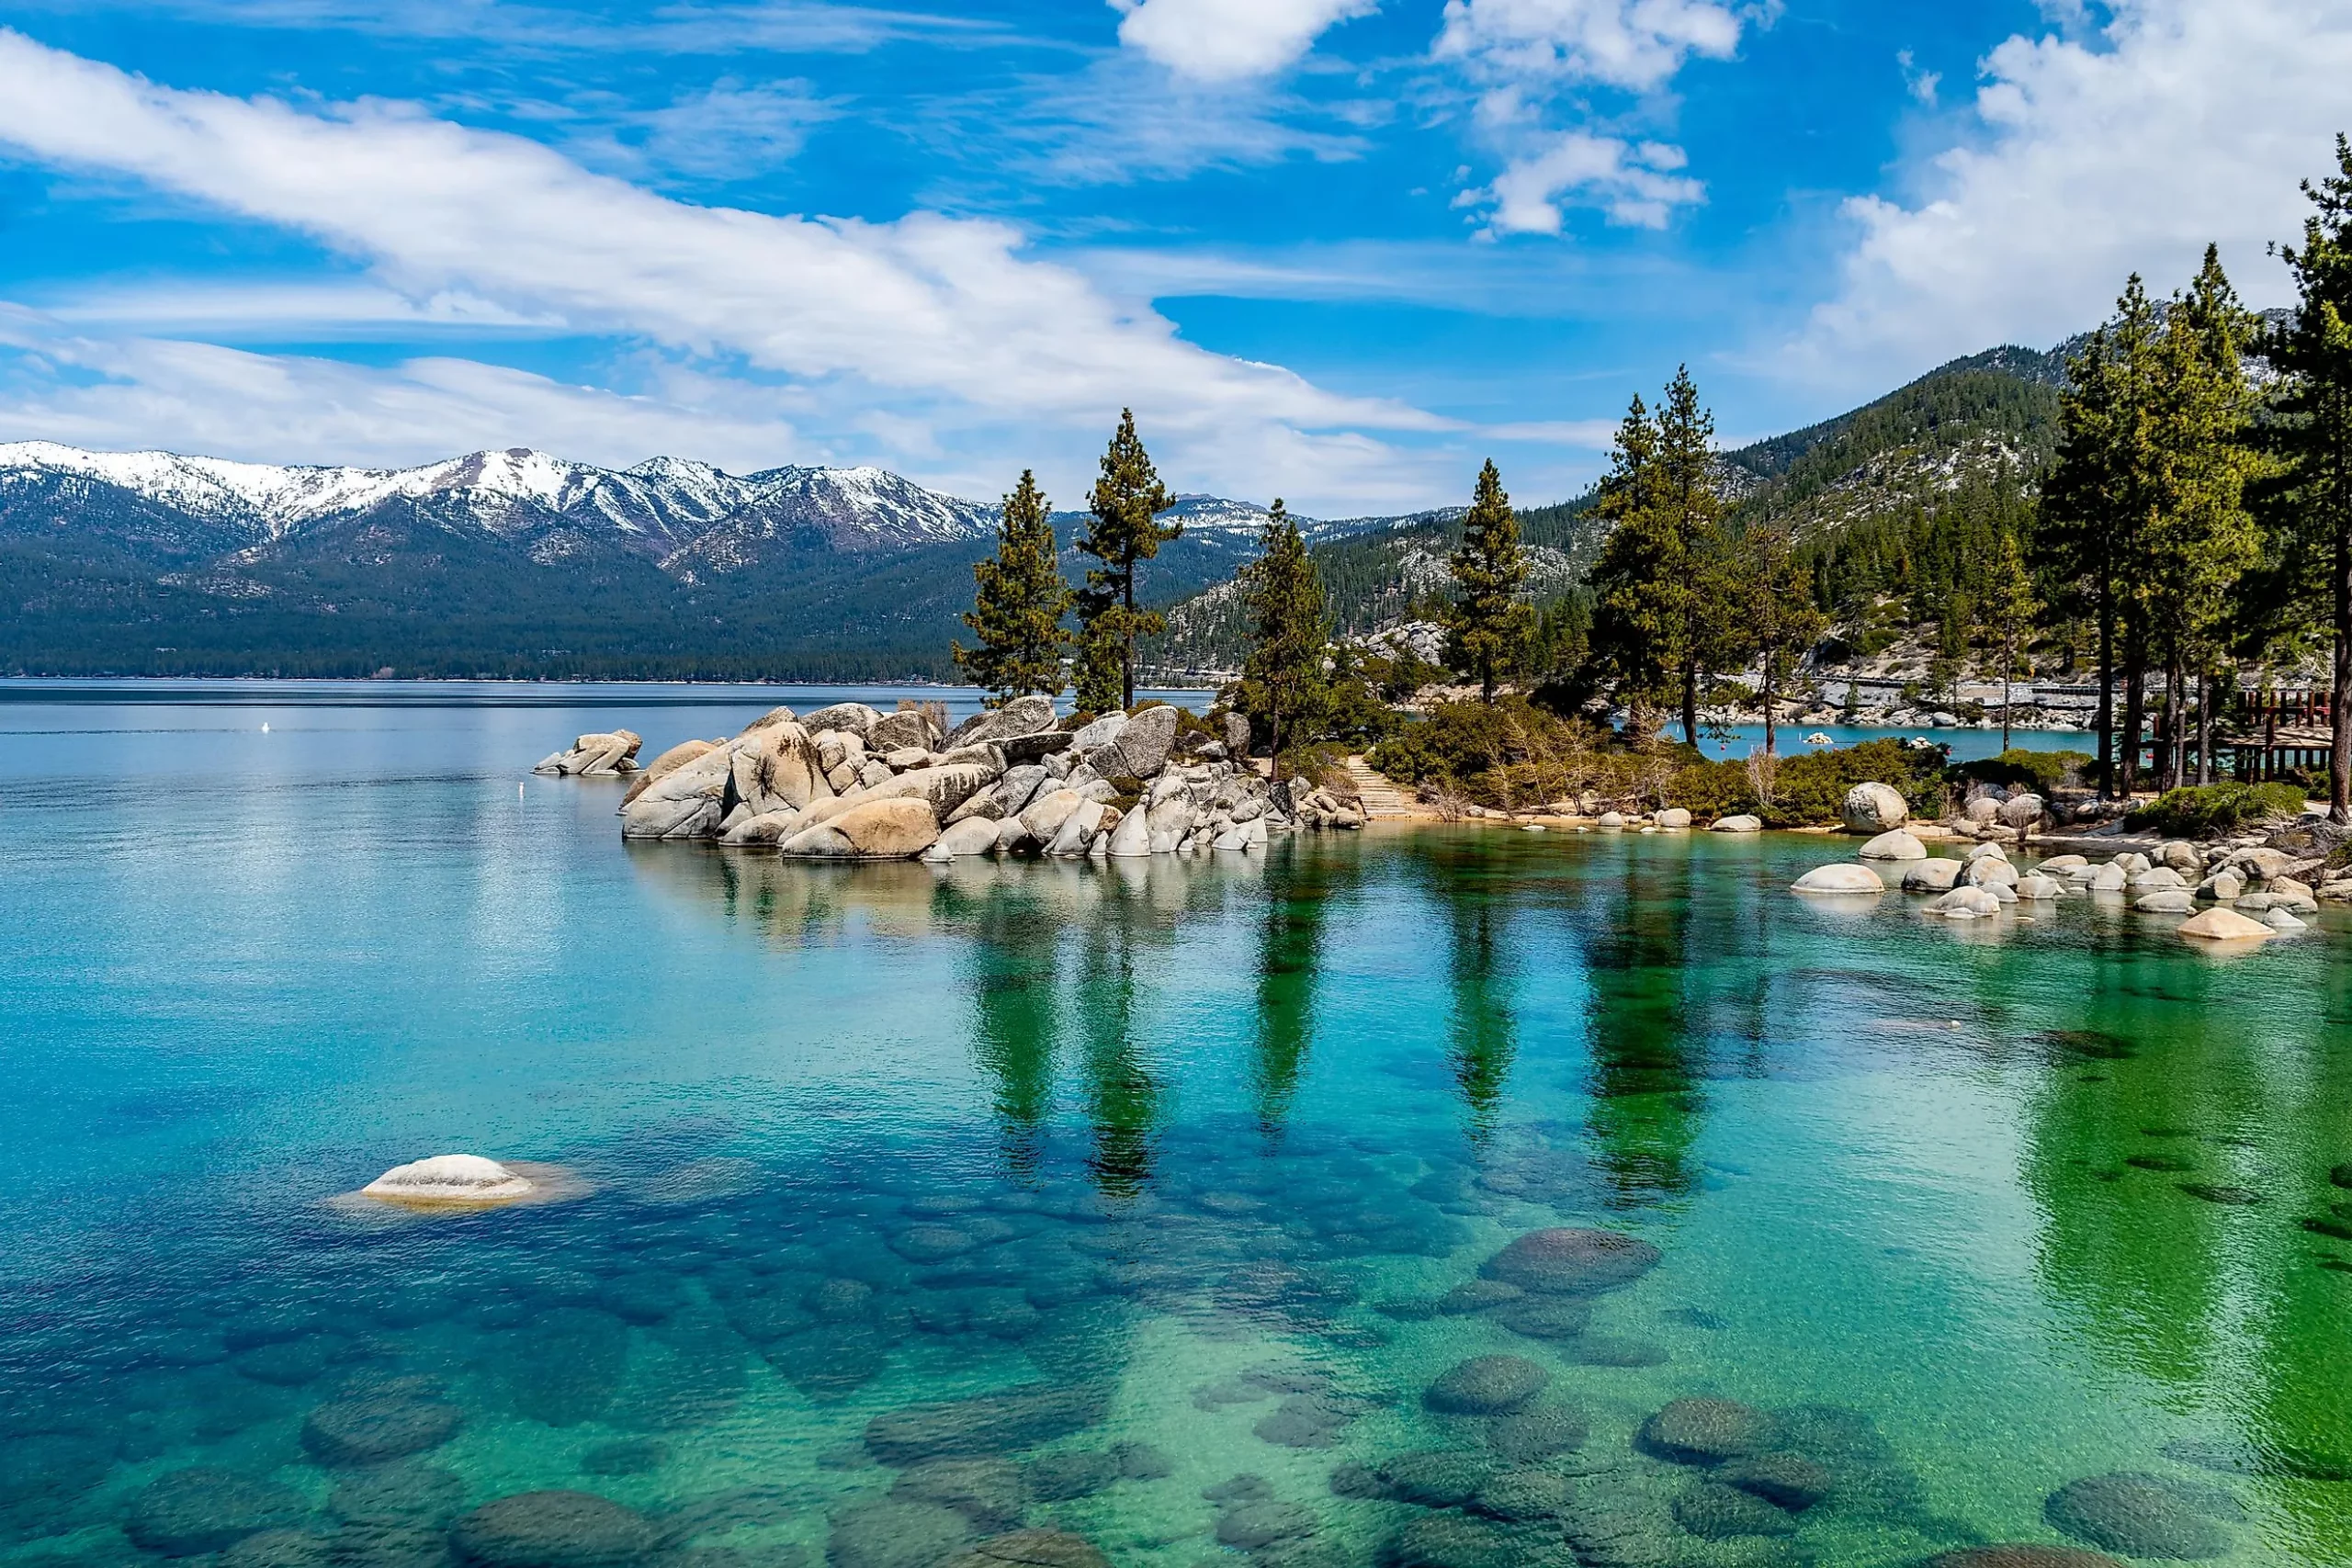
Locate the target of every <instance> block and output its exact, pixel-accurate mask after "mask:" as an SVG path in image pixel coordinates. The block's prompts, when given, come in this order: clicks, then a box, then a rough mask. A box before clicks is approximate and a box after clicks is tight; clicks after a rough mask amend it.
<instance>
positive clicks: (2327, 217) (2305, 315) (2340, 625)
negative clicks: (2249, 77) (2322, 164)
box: [2263, 136, 2352, 822]
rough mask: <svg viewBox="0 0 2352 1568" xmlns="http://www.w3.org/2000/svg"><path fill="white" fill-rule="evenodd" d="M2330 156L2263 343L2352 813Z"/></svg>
mask: <svg viewBox="0 0 2352 1568" xmlns="http://www.w3.org/2000/svg"><path fill="white" fill-rule="evenodd" d="M2335 164H2336V173H2335V174H2334V175H2328V176H2327V177H2326V178H2324V179H2322V180H2320V181H2319V182H2318V183H2316V184H2314V183H2312V181H2309V180H2306V181H2304V182H2303V194H2304V195H2306V196H2308V197H2311V200H2312V207H2314V208H2315V209H2317V210H2316V211H2314V212H2313V213H2312V215H2311V216H2310V217H2309V218H2307V219H2305V220H2304V221H2303V243H2301V245H2281V246H2280V247H2279V248H2278V254H2280V256H2281V257H2283V258H2284V259H2285V261H2286V263H2287V267H2288V270H2289V271H2290V272H2291V273H2292V274H2293V275H2294V278H2295V287H2296V293H2297V299H2296V303H2295V311H2294V315H2293V316H2292V318H2291V319H2290V321H2288V322H2287V323H2286V324H2285V325H2284V326H2282V327H2281V328H2279V329H2278V331H2276V332H2274V333H2269V334H2267V337H2266V339H2265V341H2264V345H2263V346H2264V351H2265V353H2266V354H2267V355H2268V357H2269V360H2270V364H2271V366H2272V367H2273V368H2274V369H2276V370H2278V372H2279V374H2280V375H2281V376H2282V378H2284V379H2283V383H2282V386H2281V389H2280V392H2279V395H2278V397H2277V399H2276V400H2275V401H2274V410H2275V417H2274V419H2273V420H2272V422H2271V427H2272V429H2273V430H2274V431H2275V436H2274V442H2275V446H2274V450H2275V451H2276V452H2277V454H2278V457H2280V458H2281V459H2282V468H2283V472H2282V473H2281V474H2280V476H2279V479H2278V486H2277V504H2278V513H2279V514H2280V521H2281V524H2282V528H2283V531H2284V532H2286V533H2287V534H2288V535H2289V536H2290V537H2292V539H2293V540H2294V541H2295V543H2296V544H2297V545H2300V546H2301V549H2302V551H2303V552H2305V553H2306V554H2308V555H2310V556H2312V557H2315V558H2317V559H2318V560H2319V561H2320V562H2322V563H2324V570H2325V572H2326V581H2325V584H2324V587H2323V588H2322V589H2321V592H2320V594H2319V598H2320V601H2321V604H2322V607H2323V614H2324V616H2325V622H2326V625H2327V627H2328V630H2329V631H2330V632H2331V633H2332V634H2333V639H2334V642H2335V669H2334V671H2333V675H2334V688H2335V691H2334V699H2333V701H2332V702H2331V703H2330V705H2329V712H2330V714H2331V715H2332V716H2333V717H2334V720H2335V733H2334V735H2333V737H2332V738H2331V739H2332V745H2331V748H2330V753H2329V758H2328V785H2327V799H2328V816H2329V818H2330V819H2331V820H2333V821H2335V822H2352V716H2347V715H2346V712H2345V705H2346V703H2348V702H2352V142H2347V141H2346V139H2345V138H2344V137H2342V136H2338V137H2337V138H2336V139H2335Z"/></svg>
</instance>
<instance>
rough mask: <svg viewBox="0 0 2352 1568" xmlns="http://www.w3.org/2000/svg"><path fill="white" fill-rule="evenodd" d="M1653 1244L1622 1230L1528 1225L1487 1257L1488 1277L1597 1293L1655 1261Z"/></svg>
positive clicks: (1562, 1291) (1555, 1290)
mask: <svg viewBox="0 0 2352 1568" xmlns="http://www.w3.org/2000/svg"><path fill="white" fill-rule="evenodd" d="M1659 1256H1660V1255H1659V1253H1658V1249H1657V1247H1653V1246H1651V1245H1650V1244H1649V1243H1648V1242H1646V1241H1644V1240H1643V1239H1642V1238H1641V1237H1639V1236H1634V1235H1625V1234H1624V1233H1623V1232H1622V1231H1606V1230H1584V1229H1577V1228H1572V1227H1567V1226H1560V1227H1556V1228H1554V1229H1550V1230H1540V1231H1530V1232H1529V1233H1528V1234H1527V1235H1522V1236H1521V1237H1519V1238H1518V1239H1517V1240H1515V1241H1513V1242H1511V1243H1510V1246H1508V1247H1504V1248H1503V1249H1502V1250H1501V1251H1500V1252H1498V1253H1496V1254H1495V1255H1494V1256H1493V1257H1492V1258H1488V1259H1487V1262H1486V1266H1485V1267H1484V1268H1483V1269H1481V1270H1480V1272H1482V1273H1483V1274H1485V1275H1486V1277H1487V1279H1489V1280H1501V1281H1502V1282H1503V1283H1505V1284H1510V1285H1517V1286H1519V1287H1520V1288H1521V1289H1522V1290H1528V1291H1540V1292H1547V1293H1549V1294H1553V1295H1598V1294H1600V1292H1604V1291H1613V1290H1616V1289H1618V1288H1619V1287H1621V1286H1623V1285H1629V1284H1631V1283H1633V1282H1634V1280H1638V1279H1640V1278H1641V1277H1642V1276H1643V1275H1644V1274H1646V1273H1648V1272H1649V1271H1650V1269H1654V1268H1656V1267H1657V1260H1658V1258H1659Z"/></svg>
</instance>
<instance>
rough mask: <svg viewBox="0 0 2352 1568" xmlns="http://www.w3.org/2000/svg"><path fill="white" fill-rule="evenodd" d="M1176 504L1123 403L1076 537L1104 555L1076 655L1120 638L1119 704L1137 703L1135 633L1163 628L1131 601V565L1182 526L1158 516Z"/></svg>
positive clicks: (1096, 654)
mask: <svg viewBox="0 0 2352 1568" xmlns="http://www.w3.org/2000/svg"><path fill="white" fill-rule="evenodd" d="M1173 504H1174V502H1173V501H1172V500H1171V499H1170V496H1169V494H1168V487H1167V486H1166V485H1164V484H1161V483H1160V482H1159V473H1158V471H1157V470H1155V469H1154V468H1152V466H1151V455H1150V454H1149V453H1148V452H1146V451H1145V450H1144V449H1143V442H1142V440H1141V439H1140V438H1139V437H1138V436H1137V435H1136V416H1135V411H1134V410H1132V409H1122V410H1120V411H1119V428H1118V431H1117V432H1116V433H1115V434H1114V435H1113V436H1112V437H1111V445H1110V448H1109V450H1107V451H1105V452H1104V453H1103V477H1102V478H1100V479H1096V480H1095V481H1094V493H1093V495H1092V497H1091V502H1090V507H1091V511H1092V513H1093V521H1092V522H1091V524H1089V525H1088V526H1087V530H1086V532H1085V533H1084V534H1083V535H1081V536H1080V537H1079V540H1078V547H1079V548H1080V549H1081V550H1084V551H1085V552H1086V553H1087V554H1088V555H1090V556H1092V557H1093V558H1095V559H1097V560H1099V561H1101V562H1102V563H1103V564H1102V565H1101V566H1100V567H1095V568H1091V569H1089V570H1088V571H1087V573H1086V586H1085V588H1083V589H1082V590H1080V592H1079V595H1078V617H1079V620H1080V624H1081V626H1083V627H1084V630H1083V632H1082V633H1081V639H1082V648H1081V653H1080V660H1081V663H1083V662H1084V661H1085V660H1086V659H1087V658H1089V657H1091V658H1093V659H1095V660H1101V659H1102V658H1103V657H1104V656H1105V652H1106V645H1107V644H1110V643H1115V644H1116V645H1117V648H1118V659H1119V682H1118V689H1119V700H1118V704H1117V705H1118V706H1120V707H1122V708H1131V707H1133V706H1135V701H1136V638H1137V637H1153V636H1157V635H1158V634H1159V633H1160V632H1163V631H1166V630H1167V629H1168V622H1167V618H1166V617H1165V616H1162V615H1152V614H1148V613H1145V612H1141V611H1138V610H1137V609H1136V566H1137V564H1138V563H1140V562H1143V561H1148V560H1149V559H1150V558H1152V557H1154V556H1156V555H1158V554H1159V547H1160V546H1162V545H1164V544H1166V543H1167V542H1168V541H1169V540H1170V539H1173V538H1175V537H1176V536H1178V535H1180V534H1182V532H1183V529H1182V527H1181V526H1180V525H1175V524H1167V525H1162V524H1161V523H1159V521H1157V519H1158V518H1159V513H1163V512H1165V511H1167V510H1168V509H1169V507H1170V506H1171V505H1173ZM1108 706H1109V705H1107V704H1106V705H1105V707H1106V708H1107V707H1108Z"/></svg>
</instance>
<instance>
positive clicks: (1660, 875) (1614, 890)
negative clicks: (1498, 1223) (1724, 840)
mask: <svg viewBox="0 0 2352 1568" xmlns="http://www.w3.org/2000/svg"><path fill="white" fill-rule="evenodd" d="M1594 880H1595V882H1596V883H1598V881H1599V876H1598V875H1597V874H1596V876H1595V879H1594ZM1691 883H1692V868H1691V862H1690V860H1689V859H1688V858H1686V857H1681V856H1676V857H1674V858H1671V859H1665V858H1662V857H1657V856H1651V855H1642V856H1639V857H1636V856H1634V855H1631V854H1627V855H1623V856H1620V857H1619V858H1618V860H1617V864H1616V866H1615V867H1614V869H1613V879H1612V881H1611V884H1610V885H1609V886H1607V887H1606V888H1605V889H1604V888H1600V887H1598V886H1596V887H1595V888H1594V889H1593V892H1592V894H1591V896H1589V897H1588V898H1587V899H1586V901H1585V905H1584V908H1585V911H1586V912H1585V916H1584V919H1583V925H1584V931H1585V962H1586V964H1587V966H1588V971H1589V979H1590V986H1591V1000H1590V1003H1589V1010H1588V1017H1587V1032H1588V1039H1589V1043H1590V1051H1591V1066H1590V1082H1591V1089H1592V1110H1591V1129H1592V1136H1593V1147H1592V1154H1591V1157H1592V1159H1593V1161H1594V1162H1595V1164H1597V1165H1598V1166H1599V1167H1600V1169H1601V1171H1602V1173H1603V1175H1604V1176H1605V1178H1606V1179H1607V1180H1608V1181H1609V1183H1610V1186H1611V1191H1612V1193H1613V1195H1614V1201H1616V1202H1617V1203H1618V1204H1620V1205H1623V1206H1625V1207H1640V1206H1643V1205H1646V1204H1651V1203H1656V1202H1658V1201H1663V1200H1666V1199H1669V1198H1677V1197H1680V1196H1682V1195H1684V1194H1686V1193H1688V1192H1689V1191H1690V1190H1691V1186H1692V1183H1693V1176H1692V1171H1691V1151H1692V1148H1693V1146H1694V1145H1696V1144H1697V1142H1698V1139H1699V1134H1700V1130H1701V1127H1702V1123H1703V1119H1704V1115H1705V1111H1706V1098H1705V1096H1704V1095H1703V1094H1702V1092H1701V1089H1700V1080H1701V1077H1702V1072H1703V1060H1702V1053H1703V1043H1702V1040H1701V1039H1700V1037H1699V1032H1698V1031H1697V1030H1696V1029H1695V1028H1694V1027H1693V1025H1692V1022H1691V1018H1690V1016H1689V1012H1690V1005H1689V998H1687V996H1686V987H1689V986H1690V985H1691V984H1692V982H1693V978H1694V975H1695V974H1696V973H1699V972H1702V971H1703V970H1704V969H1705V968H1706V967H1707V964H1704V963H1702V962H1700V961H1699V959H1700V955H1699V954H1696V953H1693V952H1692V951H1691V944H1692V919H1691V899H1692V897H1694V889H1693V887H1692V885H1691Z"/></svg>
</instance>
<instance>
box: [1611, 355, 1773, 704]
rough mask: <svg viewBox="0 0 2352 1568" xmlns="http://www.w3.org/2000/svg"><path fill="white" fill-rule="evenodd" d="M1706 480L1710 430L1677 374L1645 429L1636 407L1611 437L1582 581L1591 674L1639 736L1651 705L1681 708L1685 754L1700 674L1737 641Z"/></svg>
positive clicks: (1717, 510) (1718, 515)
mask: <svg viewBox="0 0 2352 1568" xmlns="http://www.w3.org/2000/svg"><path fill="white" fill-rule="evenodd" d="M1714 469H1715V457H1714V420H1713V416H1712V415H1710V414H1709V413H1708V412H1706V411H1705V410H1704V409H1702V408H1701V407H1700V406H1699V389H1698V386H1697V384H1696V383H1694V382H1693V381H1692V380H1691V372H1690V369H1689V367H1683V368H1681V369H1679V370H1677V371H1676V372H1675V376H1674V380H1673V381H1672V382H1671V383H1670V384H1669V385H1668V387H1667V389H1666V398H1665V400H1664V401H1663V402H1661V403H1660V404H1659V405H1658V410H1657V416H1656V418H1655V419H1653V418H1652V417H1651V415H1650V413H1649V412H1648V411H1647V410H1646V409H1645V408H1644V407H1643V406H1642V401H1641V400H1640V399H1639V398H1636V399H1634V406H1633V408H1632V409H1631V410H1630V411H1629V412H1627V414H1626V416H1625V420H1624V423H1623V424H1621V425H1620V426H1619V427H1618V430H1617V441H1616V449H1615V451H1614V452H1613V454H1612V455H1611V466H1610V471H1609V473H1608V475H1607V477H1605V478H1604V479H1602V480H1601V485H1600V501H1599V506H1600V515H1601V516H1602V517H1603V518H1604V519H1606V520H1607V521H1608V522H1610V523H1611V525H1613V526H1612V527H1611V532H1610V536H1609V540H1608V542H1607V544H1605V545H1604V546H1603V547H1601V553H1600V560H1599V561H1598V562H1596V563H1595V565H1594V567H1593V572H1592V580H1593V586H1594V588H1595V590H1596V592H1597V596H1598V604H1597V605H1596V607H1595V611H1594V615H1593V629H1592V649H1593V653H1594V656H1595V660H1596V663H1597V664H1599V665H1600V668H1601V669H1602V670H1603V671H1606V672H1607V673H1610V674H1612V675H1614V676H1615V677H1616V680H1617V693H1618V696H1619V698H1620V700H1622V701H1623V702H1625V703H1626V704H1627V705H1629V706H1631V707H1633V708H1634V713H1635V723H1636V727H1637V728H1643V729H1645V730H1646V724H1647V718H1646V716H1647V710H1648V708H1649V706H1650V705H1652V704H1657V703H1662V702H1667V701H1678V700H1679V705H1680V708H1681V713H1682V723H1683V734H1684V739H1688V740H1690V741H1691V743H1693V744H1696V743H1697V740H1698V736H1699V730H1698V725H1699V690H1700V687H1701V685H1702V683H1703V682H1704V679H1705V676H1706V673H1707V671H1709V670H1710V669H1711V668H1713V665H1714V663H1715V662H1716V661H1717V660H1719V659H1721V658H1724V656H1725V655H1726V654H1734V655H1735V656H1736V649H1737V648H1738V646H1739V645H1740V643H1741V641H1742V639H1741V637H1738V636H1737V635H1736V628H1734V627H1733V626H1730V625H1729V623H1728V606H1729V604H1731V603H1732V601H1733V600H1734V598H1735V597H1736V594H1735V593H1734V592H1733V591H1732V589H1731V577H1730V572H1729V570H1728V569H1727V565H1726V562H1725V560H1724V542H1723V531H1722V512H1723V503H1722V501H1721V500H1720V498H1719V497H1718V496H1717V494H1716V491H1715V471H1714Z"/></svg>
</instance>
